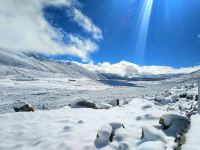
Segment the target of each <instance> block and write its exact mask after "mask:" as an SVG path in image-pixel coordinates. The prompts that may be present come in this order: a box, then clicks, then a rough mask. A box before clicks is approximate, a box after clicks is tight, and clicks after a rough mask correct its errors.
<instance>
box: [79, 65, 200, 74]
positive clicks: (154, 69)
mask: <svg viewBox="0 0 200 150" xmlns="http://www.w3.org/2000/svg"><path fill="white" fill-rule="evenodd" d="M78 64H79V65H81V66H82V67H84V68H86V69H88V70H91V71H99V72H102V73H112V74H118V75H121V76H127V77H133V76H135V75H159V74H180V73H191V72H194V71H196V70H198V69H200V66H195V67H188V68H178V69H177V68H173V67H169V66H139V65H137V64H134V63H130V62H127V61H121V62H119V63H116V64H111V63H109V62H103V63H98V64H94V63H93V62H90V63H88V64H80V63H78Z"/></svg>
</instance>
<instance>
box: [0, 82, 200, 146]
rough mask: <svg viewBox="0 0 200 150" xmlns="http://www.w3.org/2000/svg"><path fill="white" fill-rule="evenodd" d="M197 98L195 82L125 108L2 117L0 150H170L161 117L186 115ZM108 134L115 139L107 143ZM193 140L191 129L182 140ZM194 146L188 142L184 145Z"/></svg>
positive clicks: (66, 109)
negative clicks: (160, 122)
mask: <svg viewBox="0 0 200 150" xmlns="http://www.w3.org/2000/svg"><path fill="white" fill-rule="evenodd" d="M56 81H57V80H56ZM72 82H74V81H72ZM5 85H6V84H5ZM42 85H43V84H41V86H42ZM32 86H33V85H32ZM87 86H88V85H87ZM83 87H84V86H83ZM91 87H93V86H91ZM94 87H95V86H94ZM37 88H38V87H37ZM98 88H99V87H98ZM98 88H97V89H98ZM102 88H105V87H102ZM97 89H95V92H98V91H97ZM108 89H109V88H108ZM91 90H92V88H91ZM100 91H104V90H102V89H101V90H100ZM105 91H106V90H105ZM124 92H125V91H124ZM184 93H186V95H185V94H184ZM112 94H113V93H111V95H112ZM196 94H197V84H190V85H186V86H180V87H175V88H171V89H169V90H165V91H163V92H161V93H157V94H156V93H151V95H150V94H147V95H145V96H144V95H143V96H138V98H131V101H130V102H129V103H128V104H126V105H121V106H120V107H112V108H110V109H90V108H70V107H69V106H65V107H63V108H60V109H56V110H46V111H42V110H36V111H35V112H30V113H29V112H28V113H27V112H19V113H6V114H0V122H1V126H0V130H1V134H0V141H1V142H0V149H6V150H13V149H14V150H29V149H30V150H31V149H36V150H43V149H49V150H51V149H52V150H55V149H61V150H62V149H68V150H70V149H71V150H82V149H83V150H90V149H91V150H94V149H102V150H117V149H118V150H129V149H130V150H132V149H139V150H151V149H152V150H166V149H168V150H170V149H171V150H172V149H173V148H174V147H175V146H176V143H175V142H174V141H175V136H173V135H174V134H175V133H174V131H173V130H172V131H170V132H167V131H164V130H162V126H161V125H160V124H159V119H160V117H161V116H162V115H165V114H182V115H184V114H185V112H187V111H189V110H190V106H191V105H192V104H194V103H195V95H196ZM180 95H182V96H180ZM191 95H193V97H192V98H191ZM180 97H181V98H180ZM103 102H104V103H106V101H103ZM198 117H199V116H198ZM195 118H197V117H195ZM193 120H194V119H193V117H192V121H191V132H195V131H193V130H195V128H196V127H193ZM195 120H196V119H195ZM194 123H195V122H194ZM197 123H198V122H197ZM122 124H123V125H122ZM193 128H194V129H193ZM112 130H113V131H114V132H113V134H114V136H113V140H112V142H110V141H109V137H110V133H111V132H112ZM142 131H143V132H144V134H145V135H144V137H143V136H142ZM171 132H172V133H171ZM169 133H170V134H169ZM97 134H98V135H97ZM196 134H197V133H196ZM192 136H193V135H190V130H189V131H188V135H186V137H187V138H190V137H192ZM141 137H143V138H142V139H141ZM195 142H197V141H195ZM195 142H194V141H193V140H188V141H187V143H186V144H188V145H191V144H190V143H195ZM186 146H187V145H186Z"/></svg>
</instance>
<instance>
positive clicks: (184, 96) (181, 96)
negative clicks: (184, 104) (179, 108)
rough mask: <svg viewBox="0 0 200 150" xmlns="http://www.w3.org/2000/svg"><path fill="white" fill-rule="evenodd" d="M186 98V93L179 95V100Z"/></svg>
mask: <svg viewBox="0 0 200 150" xmlns="http://www.w3.org/2000/svg"><path fill="white" fill-rule="evenodd" d="M186 97H187V93H186V92H184V93H181V94H179V98H186Z"/></svg>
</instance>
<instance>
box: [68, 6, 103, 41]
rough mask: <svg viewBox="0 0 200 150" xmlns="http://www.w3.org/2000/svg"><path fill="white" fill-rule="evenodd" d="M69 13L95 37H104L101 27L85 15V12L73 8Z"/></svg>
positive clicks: (98, 38)
mask: <svg viewBox="0 0 200 150" xmlns="http://www.w3.org/2000/svg"><path fill="white" fill-rule="evenodd" d="M69 15H70V16H71V17H72V19H73V20H74V21H75V22H76V23H78V25H79V26H80V27H82V28H83V29H84V30H85V31H86V32H88V33H91V34H92V35H93V38H94V39H96V40H100V39H102V38H103V36H102V31H101V29H100V28H98V27H97V26H96V25H94V23H93V22H92V21H91V19H90V18H88V17H87V16H85V15H83V13H82V12H81V11H80V10H78V9H76V8H73V9H72V10H71V12H70V13H69Z"/></svg>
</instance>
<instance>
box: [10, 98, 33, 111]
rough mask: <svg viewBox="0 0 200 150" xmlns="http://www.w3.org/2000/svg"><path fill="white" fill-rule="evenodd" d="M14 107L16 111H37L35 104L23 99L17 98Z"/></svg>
mask: <svg viewBox="0 0 200 150" xmlns="http://www.w3.org/2000/svg"><path fill="white" fill-rule="evenodd" d="M13 109H14V110H15V112H30V111H32V112H33V111H35V110H34V108H33V106H32V105H31V104H29V103H27V102H25V101H23V100H16V101H15V102H14V103H13Z"/></svg>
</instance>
